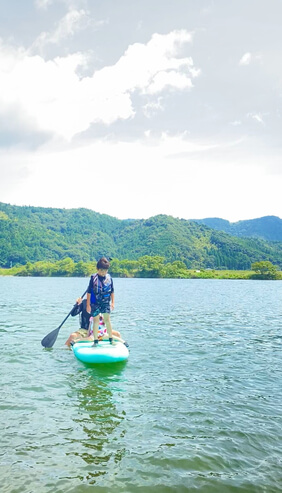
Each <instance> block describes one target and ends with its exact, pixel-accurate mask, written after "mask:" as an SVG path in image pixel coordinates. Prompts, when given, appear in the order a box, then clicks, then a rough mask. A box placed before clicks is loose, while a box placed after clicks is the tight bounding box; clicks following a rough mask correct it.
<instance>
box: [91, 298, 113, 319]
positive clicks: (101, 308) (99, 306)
mask: <svg viewBox="0 0 282 493" xmlns="http://www.w3.org/2000/svg"><path fill="white" fill-rule="evenodd" d="M99 313H111V306H110V303H107V302H106V303H105V302H104V303H103V302H102V301H100V302H98V303H95V304H94V305H91V317H97V315H99Z"/></svg>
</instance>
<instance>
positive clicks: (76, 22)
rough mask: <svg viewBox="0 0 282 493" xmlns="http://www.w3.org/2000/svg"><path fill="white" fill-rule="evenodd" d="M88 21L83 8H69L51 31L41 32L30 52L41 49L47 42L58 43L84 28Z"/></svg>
mask: <svg viewBox="0 0 282 493" xmlns="http://www.w3.org/2000/svg"><path fill="white" fill-rule="evenodd" d="M88 22H89V19H88V14H87V12H86V11H85V10H70V11H69V12H68V13H67V14H66V15H65V16H64V17H63V18H62V19H61V20H60V22H59V23H58V25H57V28H56V29H55V30H54V31H53V32H42V33H41V34H40V35H39V36H38V38H37V39H36V40H35V41H34V43H33V44H32V46H31V48H30V50H29V51H30V53H32V52H34V51H36V50H38V49H39V50H41V49H42V48H43V47H44V46H46V45H48V44H59V43H60V41H62V40H63V39H65V38H68V37H71V36H73V35H74V34H75V33H76V32H78V31H80V30H81V29H84V28H85V27H86V26H87V24H88Z"/></svg>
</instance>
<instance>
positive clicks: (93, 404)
mask: <svg viewBox="0 0 282 493" xmlns="http://www.w3.org/2000/svg"><path fill="white" fill-rule="evenodd" d="M126 363H127V362H121V363H116V364H112V365H96V366H95V367H93V366H92V367H91V366H90V365H88V368H87V369H86V365H85V371H84V372H80V373H79V376H78V378H76V379H75V380H71V379H70V380H69V382H70V383H71V385H72V390H74V389H75V391H76V394H77V404H76V412H75V415H74V416H73V417H72V419H73V422H74V423H75V426H78V427H80V428H81V429H82V431H83V434H82V435H81V434H80V438H79V439H78V443H79V447H78V448H75V447H74V451H72V452H69V453H68V454H67V455H68V456H71V455H74V456H79V457H80V458H81V459H83V461H84V462H85V463H86V464H87V465H88V468H87V472H86V476H85V477H83V476H81V474H80V475H79V476H78V477H79V478H80V479H81V480H82V481H83V480H87V482H88V483H89V484H96V481H97V478H99V477H100V476H103V475H105V474H106V473H107V470H108V467H109V463H110V462H111V461H113V462H114V463H115V464H118V463H119V462H120V461H121V459H122V457H123V454H124V450H125V449H124V447H123V448H121V447H119V446H117V445H115V444H116V443H117V441H118V440H119V438H123V437H124V436H125V433H126V431H125V429H124V428H122V427H120V426H119V425H120V424H121V423H122V421H123V420H124V418H125V416H126V413H125V411H124V410H118V409H117V406H116V404H115V400H114V397H113V391H112V390H111V386H112V385H114V387H115V386H117V387H118V386H119V382H120V377H121V375H122V372H123V370H124V369H125V367H126ZM72 397H73V394H72ZM76 441H77V440H70V443H73V444H74V446H75V445H76Z"/></svg>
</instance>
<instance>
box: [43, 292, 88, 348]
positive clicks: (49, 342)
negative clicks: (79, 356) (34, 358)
mask: <svg viewBox="0 0 282 493" xmlns="http://www.w3.org/2000/svg"><path fill="white" fill-rule="evenodd" d="M86 293H87V289H86V291H85V292H84V293H83V295H82V296H81V298H83V297H84V296H85V294H86ZM76 305H77V303H76V304H75V305H74V306H73V307H72V309H71V311H70V312H69V313H68V315H67V316H66V318H65V319H64V320H63V321H62V323H61V325H59V327H57V329H55V330H52V332H50V333H49V334H47V336H45V337H43V339H42V341H41V344H42V346H44V347H48V348H50V347H52V346H53V344H54V343H55V341H56V339H57V337H58V334H59V330H60V328H61V327H62V326H63V325H64V323H65V321H66V320H67V319H68V318H69V316H70V315H71V312H72V311H73V309H74V307H75V306H76Z"/></svg>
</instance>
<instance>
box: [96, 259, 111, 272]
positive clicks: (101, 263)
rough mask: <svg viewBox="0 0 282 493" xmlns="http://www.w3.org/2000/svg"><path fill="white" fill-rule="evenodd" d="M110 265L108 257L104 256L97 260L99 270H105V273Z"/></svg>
mask: <svg viewBox="0 0 282 493" xmlns="http://www.w3.org/2000/svg"><path fill="white" fill-rule="evenodd" d="M109 267H110V262H109V261H108V259H107V258H106V257H102V258H100V259H99V260H98V262H97V270H98V271H104V272H105V273H107V271H108V269H109Z"/></svg>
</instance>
